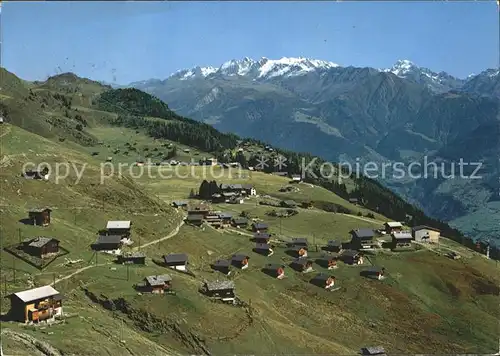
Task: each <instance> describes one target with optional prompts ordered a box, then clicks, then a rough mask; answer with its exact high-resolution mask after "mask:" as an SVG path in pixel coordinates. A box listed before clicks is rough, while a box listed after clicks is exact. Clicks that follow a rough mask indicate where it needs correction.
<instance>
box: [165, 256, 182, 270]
mask: <svg viewBox="0 0 500 356" xmlns="http://www.w3.org/2000/svg"><path fill="white" fill-rule="evenodd" d="M163 260H164V262H165V266H167V267H169V268H172V269H175V270H179V271H186V270H187V265H188V256H187V255H186V254H185V253H171V254H168V255H166V256H163Z"/></svg>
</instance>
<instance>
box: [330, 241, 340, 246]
mask: <svg viewBox="0 0 500 356" xmlns="http://www.w3.org/2000/svg"><path fill="white" fill-rule="evenodd" d="M328 246H332V247H341V246H342V242H340V241H337V240H330V241H328Z"/></svg>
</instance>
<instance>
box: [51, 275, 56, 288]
mask: <svg viewBox="0 0 500 356" xmlns="http://www.w3.org/2000/svg"><path fill="white" fill-rule="evenodd" d="M52 280H53V282H52V285H53V286H54V287H55V286H56V274H55V273H52Z"/></svg>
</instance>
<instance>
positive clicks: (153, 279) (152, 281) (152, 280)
mask: <svg viewBox="0 0 500 356" xmlns="http://www.w3.org/2000/svg"><path fill="white" fill-rule="evenodd" d="M144 279H145V280H146V281H147V282H148V284H149V285H150V286H153V287H156V286H163V285H165V283H167V282H170V281H171V280H172V277H170V276H169V275H168V274H163V275H161V276H148V277H146V278H144Z"/></svg>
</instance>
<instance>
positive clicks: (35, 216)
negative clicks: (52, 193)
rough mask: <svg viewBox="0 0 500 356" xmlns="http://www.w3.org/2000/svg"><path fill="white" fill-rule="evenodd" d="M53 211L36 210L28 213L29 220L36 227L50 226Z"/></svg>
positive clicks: (45, 209) (47, 209)
mask: <svg viewBox="0 0 500 356" xmlns="http://www.w3.org/2000/svg"><path fill="white" fill-rule="evenodd" d="M51 212H52V209H49V208H36V209H31V210H30V211H28V219H29V221H30V223H31V224H33V225H35V226H49V225H50V213H51Z"/></svg>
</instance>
